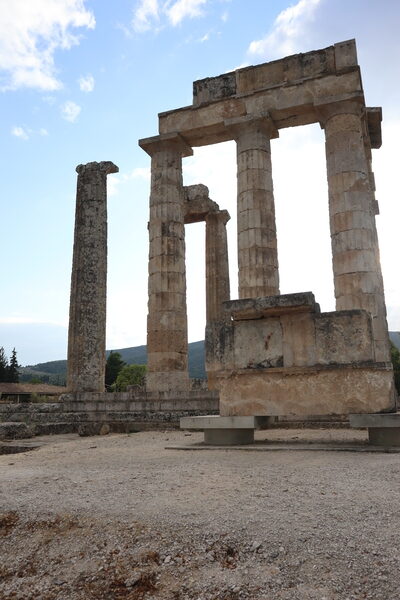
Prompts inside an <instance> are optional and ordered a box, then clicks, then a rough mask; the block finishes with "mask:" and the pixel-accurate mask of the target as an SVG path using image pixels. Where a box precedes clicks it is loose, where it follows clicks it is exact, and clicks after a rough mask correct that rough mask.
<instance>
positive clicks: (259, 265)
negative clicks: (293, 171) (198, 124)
mask: <svg viewBox="0 0 400 600" xmlns="http://www.w3.org/2000/svg"><path fill="white" fill-rule="evenodd" d="M225 124H226V126H227V127H228V128H229V130H230V131H231V132H232V135H233V137H234V139H235V140H236V144H237V184H238V190H237V194H238V197H237V222H238V232H237V234H238V264H239V298H258V297H261V296H273V295H276V294H279V272H278V255H277V240H276V224H275V205H274V194H273V182H272V166H271V148H270V139H271V138H274V137H278V132H277V131H276V129H275V127H274V125H273V123H272V121H271V119H270V118H269V116H268V115H265V116H263V117H260V118H251V117H240V118H237V119H229V120H227V121H225Z"/></svg>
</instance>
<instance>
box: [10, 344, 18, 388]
mask: <svg viewBox="0 0 400 600" xmlns="http://www.w3.org/2000/svg"><path fill="white" fill-rule="evenodd" d="M7 381H9V382H10V383H18V382H19V364H18V360H17V353H16V351H15V348H14V349H13V351H12V354H11V360H10V365H9V367H8V379H7Z"/></svg>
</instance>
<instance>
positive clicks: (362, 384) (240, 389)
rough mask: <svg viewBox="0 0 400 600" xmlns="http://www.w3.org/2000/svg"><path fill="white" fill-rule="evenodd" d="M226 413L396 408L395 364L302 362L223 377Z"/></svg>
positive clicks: (326, 412)
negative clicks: (311, 364)
mask: <svg viewBox="0 0 400 600" xmlns="http://www.w3.org/2000/svg"><path fill="white" fill-rule="evenodd" d="M219 390H220V414H221V415H222V416H236V415H260V416H262V415H270V416H274V415H275V416H277V415H287V416H289V415H310V414H313V415H335V414H337V415H343V414H349V413H353V412H356V413H363V412H365V413H368V412H372V411H376V412H379V411H385V410H393V409H394V401H393V372H392V370H391V369H390V368H389V367H382V368H377V367H374V366H371V367H365V368H354V367H352V366H343V367H325V368H324V367H310V368H307V367H302V368H297V369H295V368H293V369H276V370H270V372H268V373H266V372H265V371H264V372H261V371H260V372H259V373H257V374H255V373H253V372H250V371H249V370H246V372H235V373H232V374H229V375H226V376H224V377H221V378H220V379H219Z"/></svg>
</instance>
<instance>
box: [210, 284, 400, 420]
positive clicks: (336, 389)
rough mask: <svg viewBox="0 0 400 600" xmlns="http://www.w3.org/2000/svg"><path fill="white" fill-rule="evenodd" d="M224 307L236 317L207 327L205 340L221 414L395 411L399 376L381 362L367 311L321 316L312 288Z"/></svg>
mask: <svg viewBox="0 0 400 600" xmlns="http://www.w3.org/2000/svg"><path fill="white" fill-rule="evenodd" d="M225 308H226V311H227V312H228V313H229V314H230V315H231V317H232V319H233V320H232V321H231V322H230V323H228V322H225V323H223V322H220V323H215V324H214V327H208V328H207V338H206V343H207V344H209V345H210V355H209V356H210V358H209V361H210V363H211V364H212V368H213V372H214V376H215V377H216V379H217V383H216V386H217V387H218V389H219V391H220V411H221V415H272V416H273V415H291V414H293V415H295V414H297V415H304V414H347V413H349V412H353V411H354V409H355V407H357V410H356V412H360V413H361V412H368V411H369V410H370V408H369V407H372V406H376V407H377V410H391V409H393V407H394V389H393V385H392V384H393V373H392V370H391V367H390V365H387V364H386V363H381V362H378V361H377V360H376V357H375V345H374V338H373V333H372V326H371V315H370V313H369V312H367V311H364V310H349V311H339V312H331V313H320V311H319V306H318V304H316V302H315V299H314V296H313V294H311V293H309V292H308V293H304V294H287V295H284V296H274V297H267V298H248V299H243V300H233V301H230V302H226V303H225ZM211 352H212V353H213V354H211Z"/></svg>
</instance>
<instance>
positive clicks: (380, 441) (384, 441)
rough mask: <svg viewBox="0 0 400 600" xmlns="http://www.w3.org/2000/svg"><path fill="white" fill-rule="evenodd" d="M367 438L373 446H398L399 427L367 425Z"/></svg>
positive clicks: (399, 441)
mask: <svg viewBox="0 0 400 600" xmlns="http://www.w3.org/2000/svg"><path fill="white" fill-rule="evenodd" d="M368 440H369V443H370V444H372V445H373V446H400V427H391V428H389V429H386V428H385V427H368Z"/></svg>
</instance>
